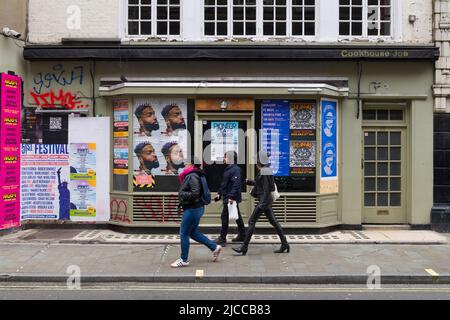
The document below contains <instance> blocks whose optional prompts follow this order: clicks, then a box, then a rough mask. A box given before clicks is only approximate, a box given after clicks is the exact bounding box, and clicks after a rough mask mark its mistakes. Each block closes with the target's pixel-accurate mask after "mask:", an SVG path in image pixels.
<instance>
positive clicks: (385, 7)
mask: <svg viewBox="0 0 450 320" xmlns="http://www.w3.org/2000/svg"><path fill="white" fill-rule="evenodd" d="M391 12H392V6H391V0H339V35H340V36H353V37H370V36H376V37H380V36H391V35H392V31H391V28H392V20H391Z"/></svg>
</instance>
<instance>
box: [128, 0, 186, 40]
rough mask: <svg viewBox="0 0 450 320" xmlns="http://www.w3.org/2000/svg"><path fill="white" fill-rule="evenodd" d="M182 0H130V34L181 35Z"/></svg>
mask: <svg viewBox="0 0 450 320" xmlns="http://www.w3.org/2000/svg"><path fill="white" fill-rule="evenodd" d="M180 25H181V6H180V0H128V35H129V36H179V35H180V33H181V30H180Z"/></svg>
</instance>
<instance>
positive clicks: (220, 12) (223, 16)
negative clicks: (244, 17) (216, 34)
mask: <svg viewBox="0 0 450 320" xmlns="http://www.w3.org/2000/svg"><path fill="white" fill-rule="evenodd" d="M227 19H228V12H227V8H226V7H225V8H223V7H218V8H217V20H227Z"/></svg>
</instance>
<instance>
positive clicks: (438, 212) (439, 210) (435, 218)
mask: <svg viewBox="0 0 450 320" xmlns="http://www.w3.org/2000/svg"><path fill="white" fill-rule="evenodd" d="M431 229H432V230H434V231H437V232H450V204H442V205H435V206H434V207H433V208H432V209H431Z"/></svg>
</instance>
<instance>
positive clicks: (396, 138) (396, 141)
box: [391, 132, 402, 146]
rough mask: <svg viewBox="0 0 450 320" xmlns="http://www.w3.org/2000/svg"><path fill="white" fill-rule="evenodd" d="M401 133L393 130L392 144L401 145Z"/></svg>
mask: <svg viewBox="0 0 450 320" xmlns="http://www.w3.org/2000/svg"><path fill="white" fill-rule="evenodd" d="M401 137H402V135H401V133H400V132H391V145H394V146H399V145H401Z"/></svg>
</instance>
